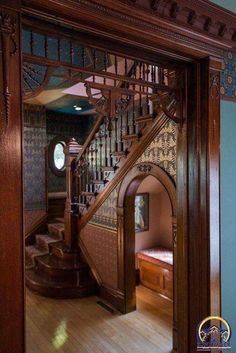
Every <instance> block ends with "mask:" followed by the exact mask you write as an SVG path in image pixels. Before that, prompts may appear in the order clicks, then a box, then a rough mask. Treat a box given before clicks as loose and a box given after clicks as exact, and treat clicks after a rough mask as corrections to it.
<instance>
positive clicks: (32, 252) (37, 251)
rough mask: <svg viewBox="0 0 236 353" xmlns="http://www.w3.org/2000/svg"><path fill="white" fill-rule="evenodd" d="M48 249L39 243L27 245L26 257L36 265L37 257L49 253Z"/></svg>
mask: <svg viewBox="0 0 236 353" xmlns="http://www.w3.org/2000/svg"><path fill="white" fill-rule="evenodd" d="M47 253H48V251H47V250H45V249H43V248H40V247H39V246H37V245H27V246H26V247H25V257H26V258H27V259H28V261H30V260H31V262H32V264H33V265H35V258H36V257H37V256H42V255H45V254H47Z"/></svg>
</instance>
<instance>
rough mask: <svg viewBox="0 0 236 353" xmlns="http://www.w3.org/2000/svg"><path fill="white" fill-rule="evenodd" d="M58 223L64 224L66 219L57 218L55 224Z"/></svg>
mask: <svg viewBox="0 0 236 353" xmlns="http://www.w3.org/2000/svg"><path fill="white" fill-rule="evenodd" d="M58 222H59V223H63V224H64V218H63V217H57V218H55V220H54V222H53V223H58Z"/></svg>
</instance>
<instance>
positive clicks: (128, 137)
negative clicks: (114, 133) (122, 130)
mask: <svg viewBox="0 0 236 353" xmlns="http://www.w3.org/2000/svg"><path fill="white" fill-rule="evenodd" d="M138 138H139V136H138V135H137V134H130V135H125V136H123V139H124V140H138Z"/></svg>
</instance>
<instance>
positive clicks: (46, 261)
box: [37, 254, 88, 271]
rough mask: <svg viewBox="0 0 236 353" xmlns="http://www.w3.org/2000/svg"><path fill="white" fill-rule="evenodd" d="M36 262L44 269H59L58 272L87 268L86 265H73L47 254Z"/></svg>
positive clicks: (78, 263)
mask: <svg viewBox="0 0 236 353" xmlns="http://www.w3.org/2000/svg"><path fill="white" fill-rule="evenodd" d="M37 262H40V263H41V264H43V265H44V266H46V267H50V268H52V269H60V270H65V271H66V270H80V269H84V268H88V265H86V264H85V263H82V262H77V263H75V264H73V263H70V262H67V261H64V260H62V259H60V258H58V257H56V256H55V255H51V254H47V255H44V256H40V258H38V259H37Z"/></svg>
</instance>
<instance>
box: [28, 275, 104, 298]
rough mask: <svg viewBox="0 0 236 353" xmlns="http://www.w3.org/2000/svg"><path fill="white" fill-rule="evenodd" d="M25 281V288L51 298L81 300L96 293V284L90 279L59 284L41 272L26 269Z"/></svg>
mask: <svg viewBox="0 0 236 353" xmlns="http://www.w3.org/2000/svg"><path fill="white" fill-rule="evenodd" d="M25 280H26V285H27V287H28V288H30V289H31V290H32V291H34V292H36V293H37V294H40V295H43V296H45V297H51V298H58V299H60V298H61V299H68V298H81V297H86V296H89V295H93V294H95V293H96V291H97V284H96V282H95V281H94V280H93V279H92V278H91V277H89V278H88V279H87V280H86V281H85V282H83V283H80V281H78V282H77V281H71V280H68V281H62V282H60V281H58V280H54V279H53V278H50V277H48V276H45V275H44V274H43V272H42V271H35V269H27V270H26V271H25Z"/></svg>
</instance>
